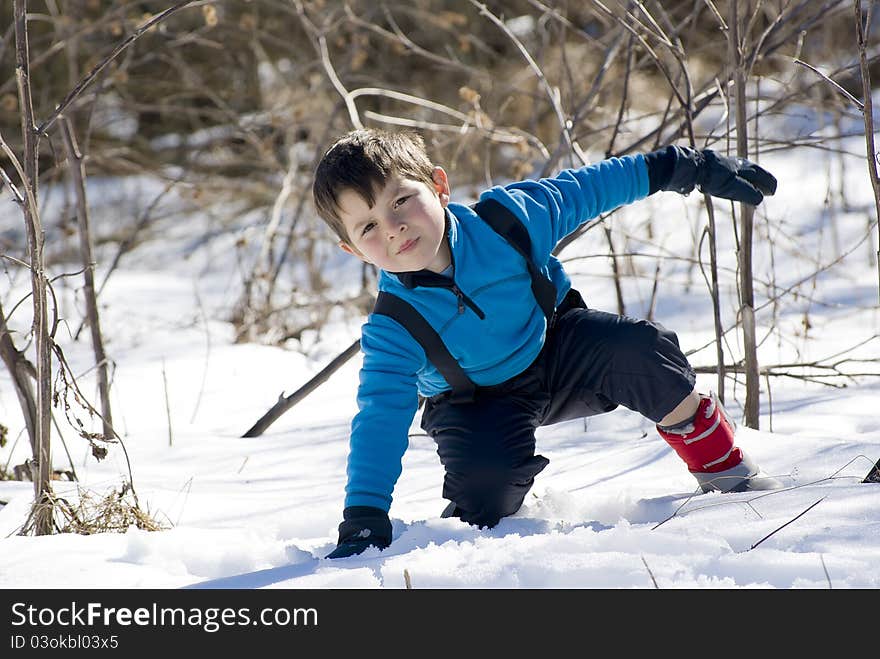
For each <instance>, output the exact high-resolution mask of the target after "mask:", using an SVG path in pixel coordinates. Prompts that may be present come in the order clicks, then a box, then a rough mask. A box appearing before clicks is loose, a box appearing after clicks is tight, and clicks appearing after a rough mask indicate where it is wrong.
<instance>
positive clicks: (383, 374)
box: [345, 314, 426, 512]
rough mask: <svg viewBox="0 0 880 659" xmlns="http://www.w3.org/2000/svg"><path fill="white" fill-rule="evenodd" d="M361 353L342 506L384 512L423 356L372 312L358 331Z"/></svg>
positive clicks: (406, 335) (404, 440)
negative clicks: (355, 410)
mask: <svg viewBox="0 0 880 659" xmlns="http://www.w3.org/2000/svg"><path fill="white" fill-rule="evenodd" d="M361 350H362V352H363V365H362V367H361V371H360V384H359V386H358V394H357V404H358V413H357V414H356V415H355V417H354V419H353V421H352V424H351V437H350V440H349V454H348V467H347V474H348V482H347V484H346V487H345V506H346V507H347V506H372V507H375V508H380V509H382V510H385V511H386V512H387V511H388V510H389V508H390V507H391V499H392V497H391V493H392V492H393V490H394V486H395V484H396V483H397V479H398V478H399V477H400V473H401V461H402V459H403V454H404V453H405V452H406V449H407V447H408V446H409V428H410V425H411V424H412V420H413V418H414V417H415V413H416V410H417V409H418V388H417V384H416V374H417V373H418V371H419V370H420V369H421V368H423V367H424V365H425V362H426V357H425V353H424V350H422V348H421V346H419V345H418V343H416V341H415V340H414V339H413V338H412V337H411V336H410V334H409V332H407V331H406V330H405V329H403V328H402V327H401V326H400V325H399V324H398V323H397V322H395V321H394V320H392V319H390V318H388V317H386V316H380V315H376V314H374V315H371V316H370V318H369V319H368V321H367V323H366V324H365V325H364V326H363V328H362V333H361Z"/></svg>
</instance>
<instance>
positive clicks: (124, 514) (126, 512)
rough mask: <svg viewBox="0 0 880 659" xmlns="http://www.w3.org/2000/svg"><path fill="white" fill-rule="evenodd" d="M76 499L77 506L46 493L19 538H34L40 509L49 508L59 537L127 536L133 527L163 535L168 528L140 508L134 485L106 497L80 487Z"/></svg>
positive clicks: (128, 485)
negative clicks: (133, 490)
mask: <svg viewBox="0 0 880 659" xmlns="http://www.w3.org/2000/svg"><path fill="white" fill-rule="evenodd" d="M76 499H77V501H76V503H73V502H71V501H69V500H68V499H66V498H64V497H59V496H56V495H55V493H54V492H49V493H47V494H46V496H45V498H44V500H43V501H41V502H39V503H37V504H34V506H33V507H32V508H31V514H30V516H29V517H28V520H27V521H26V522H25V524H24V525H23V526H22V529H21V531H20V532H19V535H34V531H35V520H36V519H38V518H39V513H40V512H41V509H43V510H45V509H46V508H49V509H50V510H51V514H52V520H53V525H54V528H55V531H56V532H57V533H77V534H80V535H92V534H95V533H125V532H126V531H128V530H129V529H130V528H131V527H135V528H138V529H141V530H142V531H163V530H166V529H167V528H169V527H168V526H167V525H166V524H163V523H162V522H159V521H158V520H156V519H155V518H154V517H152V516H151V515H150V513H149V511H144V510H143V509H142V508H141V507H140V505H139V504H138V502H137V499H136V498H135V497H134V496H133V494H132V490H131V485H130V484H129V483H127V482H124V483H122V485H121V486H120V487H119V488H118V489H117V488H114V489H112V490H110V491H109V492H108V493H106V494H104V495H101V494H97V493H95V492H92V491H89V490H86V489H84V488H81V487H78V489H77V496H76Z"/></svg>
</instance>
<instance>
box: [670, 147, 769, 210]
mask: <svg viewBox="0 0 880 659" xmlns="http://www.w3.org/2000/svg"><path fill="white" fill-rule="evenodd" d="M672 156H674V163H673V166H672V175H671V177H670V179H669V181H668V182H667V183H666V184H665V185H663V186H662V187H661V188H660V189H661V190H672V191H675V192H679V193H681V194H687V193H689V192H690V191H691V190H693V189H694V186H697V187H699V188H700V192H703V193H705V194H710V195H712V196H713V197H721V198H723V199H731V200H733V201H744V202H745V203H747V204H751V205H752V206H757V205H758V204H760V203H761V202H762V201H763V200H764V195H772V194H774V193H775V192H776V178H775V177H774V176H773V175H772V174H771V173H770V172H768V171H767V170H766V169H764V168H763V167H761V166H760V165H756V164H755V163H753V162H751V161H750V160H746V159H745V158H729V157H727V156H722V155H720V154H718V153H715V152H714V151H712V150H711V149H703V150H702V151H697V150H696V149H692V148H690V147H686V146H668V147H666V149H664V151H663V152H662V157H663V158H664V159H666V158H670V157H672Z"/></svg>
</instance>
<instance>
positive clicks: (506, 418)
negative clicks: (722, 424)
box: [421, 290, 696, 528]
mask: <svg viewBox="0 0 880 659" xmlns="http://www.w3.org/2000/svg"><path fill="white" fill-rule="evenodd" d="M695 380H696V378H695V375H694V371H693V368H692V367H691V365H690V364H689V363H688V360H687V358H686V357H685V355H684V354H683V353H682V352H681V350H680V348H679V345H678V337H677V336H676V335H675V334H674V333H673V332H671V331H669V330H668V329H666V328H664V327H663V326H662V325H660V324H659V323H655V322H649V321H647V320H638V319H635V318H630V317H627V316H619V315H617V314H611V313H606V312H603V311H596V310H593V309H588V308H587V307H586V305H585V304H584V302H583V299H582V298H581V296H580V294H578V293H577V291H575V290H572V291H571V292H570V293H569V295H568V296H567V297H566V299H565V300H564V301H563V303H562V304H561V305H560V306H559V308H558V309H557V312H556V315H555V316H554V320H553V323H552V324H551V328H550V330H549V331H548V333H547V340H546V342H545V344H544V348H543V349H542V350H541V352H540V354H539V355H538V357H537V358H536V359H535V361H534V362H533V363H532V364H531V365H530V366H529V367H528V368H527V369H526V370H525V371H523V372H522V373H520V374H519V375H517V376H514V377H513V378H511V379H509V380H507V381H506V382H502V383H501V384H497V385H493V386H489V387H478V389H477V393H476V395H475V397H474V400H473V401H471V402H464V403H462V402H452V400H451V397H450V395H449V393H448V392H445V393H442V394H439V395H437V396H433V397H431V398H429V399H428V400H427V401H426V402H425V409H424V411H423V414H422V424H421V425H422V428H423V429H424V430H425V432H427V433H428V435H430V436H431V437H432V438H433V439H434V441H435V442H436V443H437V453H438V455H439V456H440V462H441V463H442V464H443V467H444V469H445V472H446V473H445V476H444V481H443V497H444V498H446V499H449V500H450V501H451V502H452V504H450V506H449V508H448V512H447V515H448V516H454V517H459V518H461V519H462V520H463V521H465V522H468V523H470V524H473V525H476V526H481V527H482V526H486V527H489V528H491V527H493V526H495V525H496V524H497V523H498V522H499V521H500V520H501V518H503V517H506V516H508V515H512V514H513V513H515V512H516V511H517V510H519V508H520V506H521V505H522V502H523V499H524V498H525V496H526V494H527V493H528V491H529V490H530V489H531V487H532V485H533V484H534V480H535V476H536V475H537V474H538V473H539V472H540V471H541V470H542V469H544V467H546V466H547V464H548V463H549V460H548V459H547V458H545V457H544V456H542V455H535V430H536V429H537V428H538V427H539V426H547V425H551V424H554V423H559V422H560V421H566V420H569V419H576V418H581V417H586V416H592V415H595V414H602V413H604V412H610V411H611V410H613V409H615V408H616V407H617V406H618V405H623V406H624V407H627V408H629V409H631V410H634V411H636V412H639V413H640V414H642V415H643V416H645V417H647V418H649V419H651V420H652V421H654V422H655V423H656V422H658V421H659V420H660V419H662V418H663V417H664V416H666V415H667V414H668V413H669V412H671V411H672V410H673V409H675V407H676V406H677V405H678V403H680V402H681V401H682V400H683V399H684V398H685V396H687V395H688V394H689V393H690V392H691V391H692V390H693V388H694V383H695Z"/></svg>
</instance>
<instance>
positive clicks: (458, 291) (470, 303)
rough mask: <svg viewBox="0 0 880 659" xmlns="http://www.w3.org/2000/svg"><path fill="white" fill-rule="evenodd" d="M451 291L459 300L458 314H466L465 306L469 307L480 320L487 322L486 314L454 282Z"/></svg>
mask: <svg viewBox="0 0 880 659" xmlns="http://www.w3.org/2000/svg"><path fill="white" fill-rule="evenodd" d="M450 289H451V290H452V292H453V293H455V296H456V297H457V298H458V313H459V315H461V314H463V313H464V305H468V306H469V307H470V308H471V311H473V312H474V313H475V314H477V316H479V318H480V320H486V314H485V313H483V310H482V309H480V307H478V306H477V303H476V302H474V301H473V300H472V299H470V298H469V297H468V296H467V295H465V294H464V293H463V292H462V290H461V289H460V288H459V287H458V285H457V284H456V283H455V282H453V283H452V286H450Z"/></svg>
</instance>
